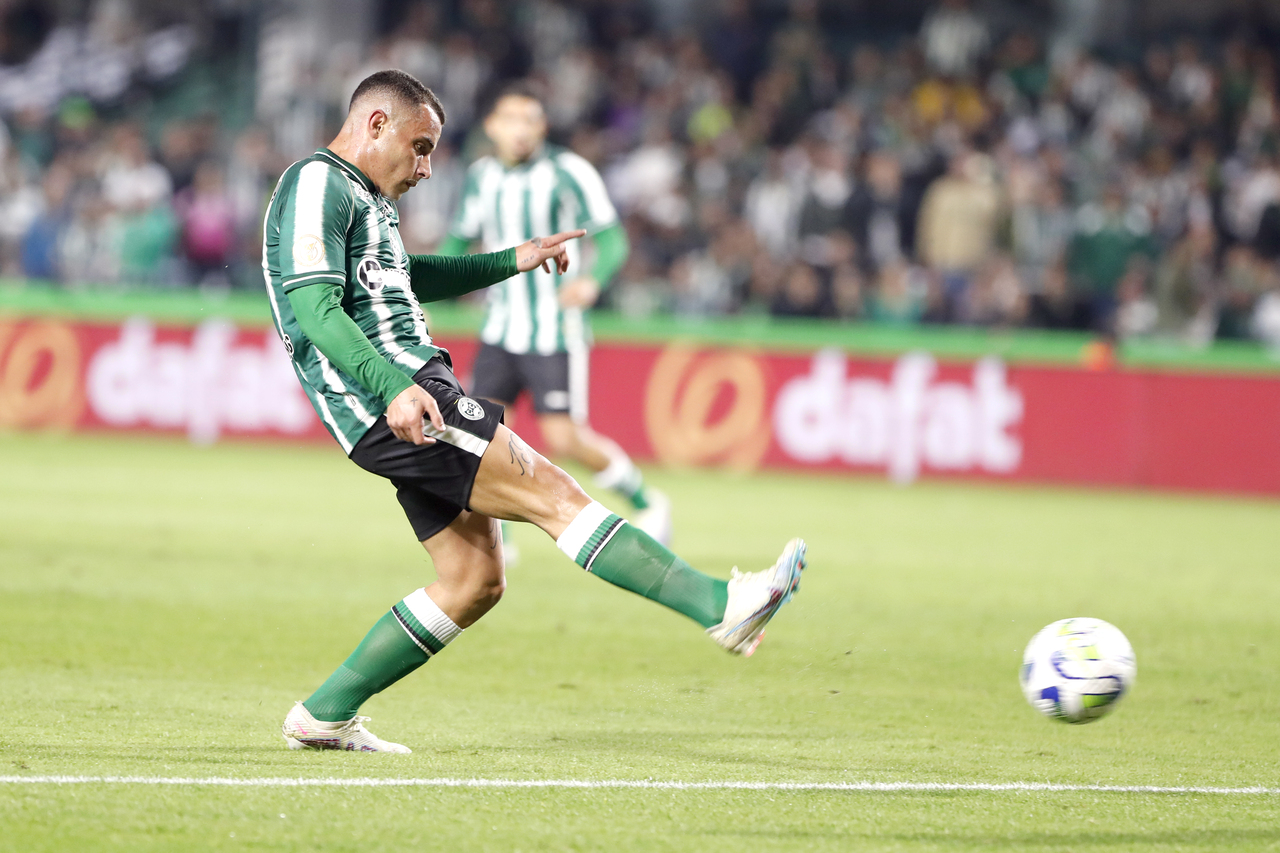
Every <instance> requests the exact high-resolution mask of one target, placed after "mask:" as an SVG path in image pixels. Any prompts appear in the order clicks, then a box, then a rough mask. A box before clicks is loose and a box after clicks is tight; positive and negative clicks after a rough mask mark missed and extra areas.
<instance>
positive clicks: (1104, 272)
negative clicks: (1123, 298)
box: [1068, 185, 1153, 331]
mask: <svg viewBox="0 0 1280 853" xmlns="http://www.w3.org/2000/svg"><path fill="white" fill-rule="evenodd" d="M1150 238H1151V226H1150V220H1149V217H1148V216H1147V213H1146V211H1145V210H1143V209H1141V208H1138V207H1126V204H1125V198H1124V194H1123V192H1122V190H1121V189H1120V188H1119V187H1118V186H1115V185H1109V186H1108V187H1107V189H1106V190H1105V191H1104V193H1103V198H1102V203H1101V204H1087V205H1085V206H1084V207H1082V208H1081V209H1080V212H1079V213H1078V214H1077V218H1076V234H1075V237H1074V238H1073V240H1072V242H1071V247H1070V249H1069V252H1068V260H1069V266H1068V269H1069V271H1070V273H1071V278H1072V282H1073V284H1074V285H1075V286H1076V287H1078V288H1079V290H1080V292H1081V293H1082V294H1083V295H1084V296H1085V302H1086V305H1087V306H1088V311H1089V324H1090V326H1091V327H1093V328H1095V329H1097V330H1099V331H1109V330H1112V329H1113V328H1114V320H1115V311H1116V305H1117V292H1118V289H1119V285H1120V280H1121V279H1122V278H1124V277H1125V275H1126V274H1129V273H1131V272H1133V268H1134V267H1133V265H1134V263H1135V260H1136V259H1137V258H1138V257H1139V256H1141V255H1143V254H1150V253H1152V250H1153V246H1152V243H1151V239H1150ZM1130 291H1131V292H1130V294H1129V295H1130V296H1132V295H1133V294H1132V288H1130Z"/></svg>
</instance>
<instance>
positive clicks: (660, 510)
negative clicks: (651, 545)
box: [635, 486, 672, 548]
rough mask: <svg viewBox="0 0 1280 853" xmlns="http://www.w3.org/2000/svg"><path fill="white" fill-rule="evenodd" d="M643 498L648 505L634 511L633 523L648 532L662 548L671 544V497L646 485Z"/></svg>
mask: <svg viewBox="0 0 1280 853" xmlns="http://www.w3.org/2000/svg"><path fill="white" fill-rule="evenodd" d="M644 499H645V500H646V501H648V503H649V505H648V506H647V507H645V508H644V509H642V510H640V511H639V512H637V513H636V518H635V525H636V527H639V528H640V529H641V530H643V531H644V532H645V533H648V534H649V535H650V536H652V537H653V538H654V540H656V541H657V542H658V544H660V545H662V546H663V547H664V548H665V547H668V546H669V545H671V527H672V525H671V499H670V498H668V497H667V496H666V495H664V494H663V493H662V492H660V491H658V490H657V489H655V488H653V487H652V486H646V487H645V490H644Z"/></svg>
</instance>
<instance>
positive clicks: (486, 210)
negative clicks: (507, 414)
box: [450, 145, 618, 355]
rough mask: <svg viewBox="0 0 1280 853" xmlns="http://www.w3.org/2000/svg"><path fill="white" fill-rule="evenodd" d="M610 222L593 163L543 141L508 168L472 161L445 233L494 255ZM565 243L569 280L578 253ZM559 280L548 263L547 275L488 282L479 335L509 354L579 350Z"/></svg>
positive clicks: (578, 326)
mask: <svg viewBox="0 0 1280 853" xmlns="http://www.w3.org/2000/svg"><path fill="white" fill-rule="evenodd" d="M617 221H618V214H617V211H615V210H614V208H613V203H612V202H611V201H609V196H608V194H607V193H606V192H605V189H604V181H603V180H601V178H600V173H599V172H597V171H596V170H595V167H593V166H592V165H591V164H590V163H588V162H587V161H586V160H585V159H583V158H582V157H580V156H579V155H577V154H575V153H573V152H572V151H569V150H567V149H564V148H560V147H558V146H554V145H545V146H543V148H542V150H541V151H540V152H539V153H537V154H535V155H534V156H533V157H531V158H529V160H527V161H526V162H524V163H521V164H520V165H518V166H514V167H512V168H507V167H506V166H504V165H503V164H502V163H501V162H500V161H499V160H498V159H497V158H495V157H483V158H481V159H479V160H477V161H476V162H475V163H474V164H472V166H471V168H470V169H469V170H468V171H467V181H466V185H465V187H464V188H463V193H462V203H461V205H460V206H459V208H458V215H457V217H456V218H455V220H454V224H453V227H452V229H451V231H450V233H451V235H452V236H454V237H458V238H460V239H463V240H467V241H471V240H480V241H481V242H482V243H483V246H484V248H483V251H486V252H494V251H497V250H499V249H502V248H506V247H508V246H517V245H519V244H521V243H523V242H525V241H526V240H531V239H533V238H534V237H540V236H545V235H548V234H556V233H559V232H561V231H570V230H572V229H575V228H585V229H586V231H587V233H588V234H595V233H597V232H599V231H602V230H604V229H605V228H608V227H609V226H611V225H614V224H615V223H616V222H617ZM567 248H568V252H569V264H570V266H569V273H568V277H569V278H572V277H575V276H578V275H581V274H582V266H581V264H582V251H581V248H580V246H579V241H577V240H573V241H570V242H569V243H568V244H567ZM559 284H560V275H559V274H558V273H557V272H555V270H554V267H553V269H552V271H551V272H550V273H547V272H543V271H542V270H541V269H535V270H533V271H532V272H526V273H521V274H520V275H517V276H514V277H512V278H510V279H508V280H506V281H504V282H501V283H499V284H495V285H493V286H492V287H490V288H489V294H488V296H489V311H488V315H487V317H486V318H485V323H484V326H483V327H482V328H481V330H480V339H481V340H483V341H484V342H485V343H488V344H493V345H494V346H500V347H502V348H503V349H505V350H507V351H508V352H513V353H529V352H535V353H539V354H541V355H551V354H552V353H557V352H565V351H568V350H575V349H582V348H585V347H586V345H587V329H586V323H585V321H584V318H583V316H582V314H583V312H582V309H580V308H570V309H567V310H565V309H561V307H560V303H559V302H558V301H557V289H558V287H559Z"/></svg>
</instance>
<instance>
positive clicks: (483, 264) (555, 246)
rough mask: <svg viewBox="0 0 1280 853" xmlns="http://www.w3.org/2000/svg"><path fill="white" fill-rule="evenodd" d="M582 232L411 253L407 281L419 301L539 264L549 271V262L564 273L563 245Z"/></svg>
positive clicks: (467, 290)
mask: <svg viewBox="0 0 1280 853" xmlns="http://www.w3.org/2000/svg"><path fill="white" fill-rule="evenodd" d="M585 233H586V232H585V231H565V232H563V233H561V234H553V235H551V236H550V237H536V238H534V239H533V240H530V241H529V242H527V243H521V244H520V245H519V246H516V247H515V248H514V249H504V250H503V251H501V252H488V253H485V254H479V255H463V256H461V257H448V256H445V255H410V256H409V282H410V284H411V285H412V287H413V292H414V294H416V295H417V297H418V301H419V302H439V301H440V300H441V299H452V298H454V297H456V296H462V295H463V294H466V293H470V292H472V291H473V290H480V289H481V288H484V287H488V286H489V285H491V284H497V283H498V282H500V281H505V280H506V279H508V278H511V276H513V275H516V274H518V273H522V272H528V271H529V270H532V269H536V268H538V267H542V268H543V269H545V270H547V271H548V272H550V271H551V264H552V263H554V264H555V265H556V269H558V270H559V271H560V272H561V274H563V273H564V272H565V270H567V269H568V268H569V256H568V254H567V252H566V251H565V245H564V244H565V243H566V242H567V241H569V240H574V239H576V238H578V237H581V236H583V235H584V234H585Z"/></svg>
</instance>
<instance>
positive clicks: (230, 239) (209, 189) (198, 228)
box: [175, 160, 236, 287]
mask: <svg viewBox="0 0 1280 853" xmlns="http://www.w3.org/2000/svg"><path fill="white" fill-rule="evenodd" d="M175 207H176V209H177V214H178V219H179V221H180V222H181V228H182V248H183V251H184V254H185V256H186V259H187V262H188V263H189V264H190V265H191V277H192V279H193V280H194V281H196V282H198V283H199V284H201V285H211V286H214V287H228V286H230V284H231V279H230V274H229V272H228V267H229V266H230V264H231V261H232V259H233V257H234V254H235V249H236V211H235V204H234V203H233V201H232V199H231V196H230V195H229V194H228V192H227V187H226V180H225V178H224V176H223V173H222V167H221V166H219V165H218V164H217V163H215V162H213V161H212V160H206V161H204V162H203V163H201V164H200V165H199V166H198V167H196V172H195V176H194V178H193V179H192V182H191V186H190V187H188V188H187V189H185V190H183V191H182V192H180V193H179V194H178V197H177V200H176V204H175Z"/></svg>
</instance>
